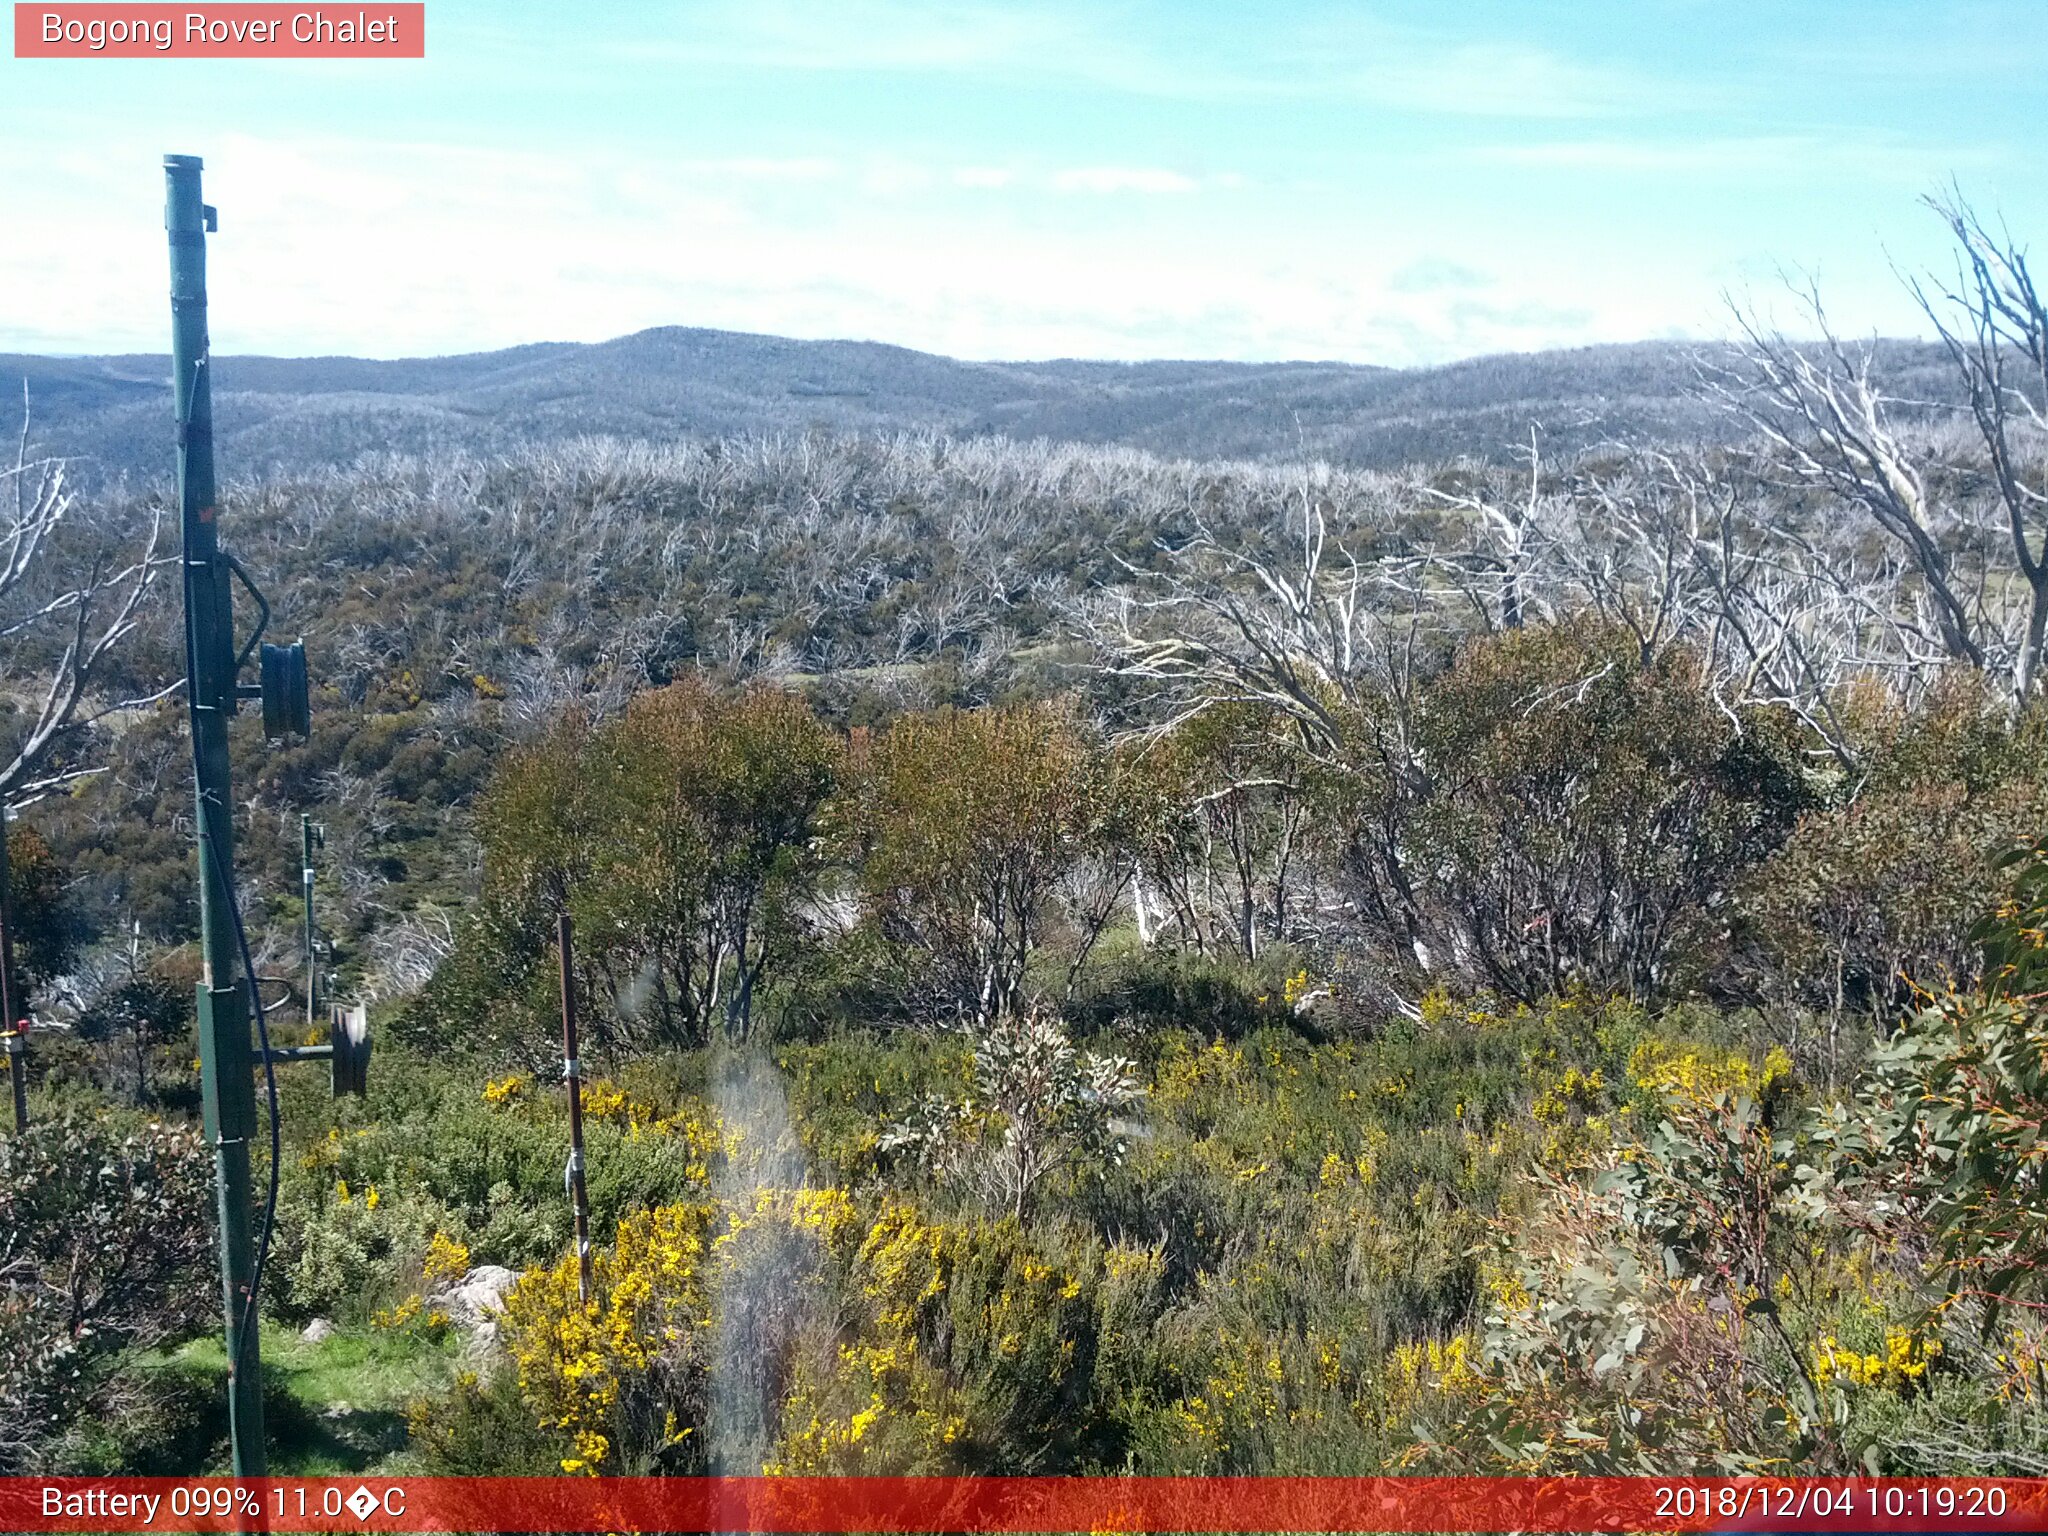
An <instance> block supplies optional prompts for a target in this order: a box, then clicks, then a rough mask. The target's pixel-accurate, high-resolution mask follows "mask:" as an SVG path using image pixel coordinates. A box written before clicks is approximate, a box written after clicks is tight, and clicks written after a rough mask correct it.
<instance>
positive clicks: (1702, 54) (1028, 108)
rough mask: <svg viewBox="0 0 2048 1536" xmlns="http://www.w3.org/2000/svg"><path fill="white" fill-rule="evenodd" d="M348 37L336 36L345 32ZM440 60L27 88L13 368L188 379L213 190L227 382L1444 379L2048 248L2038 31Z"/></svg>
mask: <svg viewBox="0 0 2048 1536" xmlns="http://www.w3.org/2000/svg"><path fill="white" fill-rule="evenodd" d="M354 9H355V7H354V6H350V7H349V10H350V11H351V13H352V12H353V10H354ZM427 20H428V43H427V52H428V57H427V58H426V59H425V60H423V61H417V62H365V61H283V60H279V61H226V60H220V61H201V60H185V59H175V58H173V59H162V60H157V59H153V60H146V61H128V60H105V61H73V60H61V61H53V60H18V59H13V58H5V59H0V197H4V203H5V206H6V207H7V209H8V210H9V213H8V218H7V221H6V227H5V229H4V232H0V350H18V351H65V352H79V351H116V350H151V351H155V350H159V349H161V348H162V347H163V345H164V344H165V342H164V336H165V334H166V330H167V324H168V317H167V312H166V306H165V303H164V298H163V294H164V259H165V258H164V248H163V243H162V236H161V233H160V228H161V223H160V211H159V210H160V202H161V172H160V170H159V164H160V157H161V155H162V154H163V152H165V151H167V150H173V151H178V152H184V153H196V154H201V155H203V156H205V157H206V161H207V167H208V180H207V196H208V198H209V200H210V201H212V202H214V203H216V204H218V205H219V206H220V208H221V215H222V228H221V233H220V236H219V238H218V239H217V240H216V241H215V243H214V247H213V251H212V261H213V284H214V304H213V326H214V344H215V347H216V349H217V350H221V351H234V352H245V351H261V352H272V353H300V354H303V353H327V352H350V353H358V354H364V355H373V356H395V355H405V354H417V353H425V352H451V351H473V350H480V349H484V348H490V347H499V346H507V345H513V344H516V343H520V342H526V341H539V340H580V341H591V340H599V339H602V338H604V337H607V336H613V335H618V334H622V333H624V332H628V331H632V330H637V329H639V328H641V327H643V326H649V325H663V324H685V325H709V326H719V327H727V328H733V329H744V330H757V331H769V332H775V333H780V334H785V335H796V336H851V337H862V338H871V339H876V340H882V341H891V342H897V343H901V344H904V345H907V346H915V347H922V348H927V349H930V350H934V351H941V352H948V353H952V354H954V355H958V356H965V357H991V358H992V357H1049V356H1093V357H1162V356H1169V357H1230V358H1243V359H1271V358H1291V357H1319V358H1342V359H1346V360H1350V361H1358V362H1374V363H1388V364H1416V363H1429V362H1437V361H1442V360H1445V359H1449V358H1454V357H1461V356H1470V355H1474V354H1478V353H1485V352H1495V351H1503V350H1516V349H1523V348H1531V347H1545V346H1562V345H1575V344H1580V343H1587V342H1598V341H1618V340H1629V339H1635V338H1640V337H1649V336H1703V335H1713V334H1719V333H1721V332H1722V331H1724V330H1725V321H1724V313H1725V311H1724V309H1723V305H1722V295H1723V293H1724V292H1727V291H1730V290H1733V291H1738V292H1740V291H1753V292H1755V293H1756V294H1757V295H1759V296H1760V297H1761V298H1764V299H1768V298H1769V297H1770V295H1771V294H1772V293H1773V292H1774V291H1775V287H1776V282H1777V277H1776V274H1777V273H1778V272H1779V270H1780V269H1781V268H1796V269H1801V270H1806V269H1811V270H1812V271H1814V272H1816V273H1817V274H1818V276H1819V279H1820V281H1821V283H1822V285H1823V288H1824V291H1825V293H1826V295H1827V297H1828V300H1829V303H1830V307H1831V310H1832V313H1833V316H1834V318H1835V320H1836V321H1837V323H1838V324H1839V325H1840V326H1841V327H1842V328H1844V329H1847V330H1851V331H1867V330H1881V331H1885V332H1891V333H1898V332H1905V331H1911V330H1916V329H1919V328H1920V327H1917V326H1916V325H1915V324H1914V322H1915V318H1916V317H1915V315H1914V313H1913V311H1912V309H1911V306H1910V304H1909V303H1908V302H1907V301H1906V300H1905V299H1904V298H1903V296H1902V295H1901V293H1900V290H1899V287H1898V282H1897V279H1896V276H1895V274H1894V272H1893V264H1895V263H1896V264H1898V265H1901V266H1904V267H1909V268H1910V267H1917V266H1921V265H1925V264H1927V263H1929V262H1934V261H1938V260H1939V259H1940V258H1941V255H1942V246H1941V242H1940V231H1939V229H1938V228H1937V227H1936V226H1935V224H1934V222H1933V220H1932V218H1931V217H1930V216H1929V215H1927V214H1926V213H1924V212H1922V211H1921V210H1920V209H1919V208H1918V207H1917V206H1916V202H1915V200H1916V198H1917V197H1918V196H1919V195H1920V194H1921V193H1923V192H1926V191H1929V190H1931V189H1932V188H1934V187H1935V186H1936V185H1937V184H1938V183H1940V182H1942V181H1944V180H1945V179H1946V178H1947V177H1949V176H1951V175H1953V176H1955V177H1957V178H1958V179H1959V180H1960V182H1961V184H1962V186H1963V188H1964V190H1965V191H1966V192H1967V193H1969V194H1970V195H1972V196H1973V197H1974V198H1975V199H1976V200H1977V201H1978V202H1979V204H1980V206H1982V207H1984V208H1986V209H1994V210H1997V211H1999V212H2002V213H2003V215H2004V216H2005V218H2006V219H2007V220H2008V222H2009V223H2010V224H2011V226H2012V227H2013V229H2014V231H2015V232H2016V233H2018V234H2019V235H2021V236H2022V237H2026V236H2029V235H2035V236H2039V237H2040V238H2042V239H2048V178H2044V176H2043V171H2044V169H2048V164H2044V161H2048V152H2044V150H2043V148H2042V145H2043V142H2044V139H2048V134H2044V129H2048V70H2044V69H2043V68H2042V67H2041V63H2040V58H2039V55H2040V44H2039V36H2040V25H2041V22H2042V20H2043V16H2042V6H2041V0H1977V3H1958V4H1944V3H1934V0H1910V3H1909V0H1855V3H1833V0H1829V3H1822V0H1806V3H1786V0H1772V3H1757V0H1715V3H1711V4H1709V3H1695V0H1555V3H1552V0H1518V3H1500V0H1461V3H1455V4H1454V3H1447V0H1439V3H1436V4H1411V3H1405V0H1403V3H1392V0H1389V3H1374V0H1348V3H1335V0H1257V3H1238V4H1223V3H1211V0H1171V3H1151V0H1144V3H1138V0H1131V3H1123V0H1087V3H1065V0H1059V3H1054V0H1017V3H993V0H990V3H974V4H967V3H951V0H900V3H899V0H675V3H670V4H626V3H611V4H590V5H580V4H565V3H561V0H554V3H547V4H541V3H532V0H491V3H475V0H428V6H427Z"/></svg>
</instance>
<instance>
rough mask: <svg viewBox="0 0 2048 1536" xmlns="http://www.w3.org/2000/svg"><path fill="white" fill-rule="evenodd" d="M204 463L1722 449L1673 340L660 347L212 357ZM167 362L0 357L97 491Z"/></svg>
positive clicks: (1939, 381)
mask: <svg viewBox="0 0 2048 1536" xmlns="http://www.w3.org/2000/svg"><path fill="white" fill-rule="evenodd" d="M1883 364H1884V367H1885V369H1886V372H1887V374H1888V375H1889V377H1890V380H1891V383H1892V386H1893V387H1894V388H1895V389H1896V391H1897V392H1898V393H1899V394H1900V395H1902V396H1914V397H1920V398H1926V397H1930V396H1931V397H1946V396H1949V395H1952V394H1953V386H1952V384H1951V382H1950V380H1949V378H1948V376H1947V374H1946V372H1945V371H1944V370H1943V368H1942V359H1941V356H1940V354H1939V352H1938V351H1937V350H1936V349H1935V348H1932V347H1929V346H1925V345H1913V344H1906V343H1900V344H1894V345H1890V346H1888V347H1887V348H1886V349H1885V350H1884V353H1883ZM214 366H215V377H216V385H215V410H216V412H217V414H218V419H219V432H220V441H221V452H222V455H223V462H225V463H228V464H232V465H235V466H238V467H239V468H240V469H241V470H242V471H244V472H245V473H268V472H280V471H281V472H285V473H292V472H300V471H305V470H309V469H314V468H318V467H323V466H353V465H354V464H355V463H356V462H357V461H358V460H359V459H361V458H362V457H364V456H365V455H376V454H379V453H384V452H398V453H403V454H422V453H427V454H433V453H446V452H464V451H466V452H470V453H478V454H485V455H495V454H502V453H514V454H517V453H521V452H526V451H530V450H532V449H533V448H535V447H536V446H543V445H550V444H559V443H564V442H566V441H568V440H571V439H573V438H576V437H579V436H583V435H590V434H596V435H606V436H614V437H623V438H631V439H646V440H651V441H657V442H671V441H673V440H675V439H676V438H677V437H679V436H686V437H699V438H702V437H718V436H726V435H730V434H734V433H742V434H757V435H758V434H761V433H777V432H780V433H790V432H804V431H808V430H814V429H815V430H821V431H824V432H826V433H830V434H843V433H847V432H855V433H865V432H876V431H881V432H891V431H903V430H912V431H938V432H944V433H947V434H950V435H952V436H955V437H969V438H974V437H983V436H989V435H1000V436H1005V437H1010V438H1014V439H1019V440H1029V439H1033V438H1039V437H1044V438H1049V439H1052V440H1055V441H1061V442H1074V443H1095V444H1105V445H1119V446H1124V447H1132V448H1142V449H1145V450H1146V451H1148V452H1151V453H1156V454H1162V455H1165V456H1168V457H1186V456H1194V457H1197V458H1205V459H1206V458H1219V457H1220V458H1229V459H1239V458H1247V459H1275V460H1287V459H1294V458H1300V457H1304V456H1309V457H1316V458H1325V459H1329V460H1331V461H1332V462H1335V463H1339V464H1345V465H1350V466H1354V467H1359V468H1378V469H1396V468H1399V467H1401V466H1404V465H1408V464H1414V463H1423V462H1429V461H1432V460H1437V459H1446V458H1455V457H1477V458H1481V459H1490V460H1500V459H1504V458H1508V457H1511V456H1512V455H1513V454H1514V453H1515V452H1516V451H1518V450H1519V448H1520V447H1521V446H1522V445H1525V444H1526V442H1527V440H1528V435H1529V432H1530V430H1531V429H1532V428H1534V429H1537V430H1538V431H1540V432H1541V433H1542V435H1543V436H1544V437H1545V438H1546V439H1547V440H1548V441H1549V442H1550V443H1551V445H1552V447H1553V448H1554V449H1557V450H1562V451H1567V452H1569V451H1575V450H1578V449H1581V448H1585V447H1588V446H1591V445H1594V444H1597V443H1602V442H1608V441H1617V440H1630V441H1656V442H1691V441H1695V440H1698V439H1700V438H1703V437H1704V438H1708V439H1719V438H1720V437H1721V436H1723V435H1725V433H1726V430H1727V420H1726V418H1725V417H1724V416H1721V415H1719V414H1717V413H1715V412H1713V411H1711V410H1708V409H1705V408H1703V406H1702V404H1701V402H1700V401H1699V399H1698V398H1697V395H1696V393H1695V391H1694V388H1693V386H1694V384H1695V382H1696V368H1695V361H1694V359H1693V357H1692V349H1689V348H1687V347H1684V346H1681V345H1678V344H1675V343H1644V344H1641V345H1637V346H1623V347H1587V348H1581V349H1577V350H1574V351H1567V352H1547V353H1535V354H1530V355H1526V356H1507V357H1487V358H1475V359H1472V360H1469V361H1465V362H1459V363H1452V364H1448V365H1445V366H1442V367H1437V368H1419V369H1405V370H1404V369H1388V368H1369V367H1359V366H1352V365H1347V364H1340V363H1317V362H1299V363H1264V364H1241V363H1208V362H1145V363H1106V362H1077V361H1063V362H1058V361H1056V362H1042V363H971V362H959V361H956V360H954V359H951V358H944V357H933V356H931V355H929V354H926V353H921V352H912V351H909V350H907V349H905V348H902V347H889V346H881V345H878V344H875V343H870V342H844V341H791V340H787V339H784V338H782V337H776V336H750V335H743V334H739V333H735V332H729V331H706V330H689V329H683V328H680V327H671V328H667V329H662V330H653V331H642V332H640V333H639V334H637V335H633V336H622V337H619V338H618V339H617V340H614V341H608V342H602V343H599V344H596V345H591V346H581V345H570V344H551V345H541V346H529V347H515V348H512V349H510V350H508V351H504V352H486V353H479V354H476V355H474V356H469V357H446V358H407V359H400V360H396V361H389V362H378V361H370V360H366V359H361V358H270V357H221V358H217V359H215V362H214ZM168 370H169V363H168V360H167V359H164V358H161V357H101V358H35V357H0V382H5V383H6V385H7V386H8V387H9V388H10V389H12V388H14V387H16V385H17V382H18V381H21V382H25V383H26V385H27V389H28V393H29V398H30V400H31V401H32V403H33V407H34V410H35V427H36V435H37V437H38V440H39V441H40V442H42V443H43V444H44V445H45V446H47V447H48V448H50V449H51V450H52V451H57V452H62V453H65V454H70V455H75V456H77V458H78V460H79V463H78V466H77V472H78V473H80V474H81V475H86V476H89V477H91V478H92V479H94V480H95V481H99V480H101V479H103V478H107V477H114V478H118V477H120V476H123V475H125V476H127V477H129V478H130V479H131V480H132V481H133V482H134V483H136V484H138V485H148V484H155V483H161V479H162V477H163V476H164V475H165V474H166V473H167V469H166V464H167V459H166V456H165V451H164V439H163V418H164V414H165V412H166V411H167V410H168V409H169V405H168V403H167V402H168V400H169V394H168V389H169V385H168V382H167V377H168Z"/></svg>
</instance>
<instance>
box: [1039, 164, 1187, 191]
mask: <svg viewBox="0 0 2048 1536" xmlns="http://www.w3.org/2000/svg"><path fill="white" fill-rule="evenodd" d="M1049 184H1050V185H1051V187H1052V189H1053V190H1054V191H1055V192H1192V191H1194V190H1195V189H1196V188H1197V187H1198V186H1200V185H1201V183H1199V182H1197V181H1196V180H1195V179H1194V177H1192V176H1183V175H1182V174H1181V173H1180V172H1179V171H1167V170H1161V169H1159V168H1158V167H1156V166H1120V165H1087V166H1076V167H1074V168H1073V169H1071V170H1065V171H1055V172H1054V173H1053V174H1052V176H1051V178H1050V179H1049Z"/></svg>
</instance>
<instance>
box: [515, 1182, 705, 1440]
mask: <svg viewBox="0 0 2048 1536" xmlns="http://www.w3.org/2000/svg"><path fill="white" fill-rule="evenodd" d="M718 1215H719V1212H718V1209H717V1207H716V1206H715V1205H712V1204H709V1203H706V1204H701V1205H673V1206H662V1207H659V1208H657V1209H655V1210H649V1211H641V1212H638V1213H637V1214H635V1215H633V1216H629V1217H627V1218H626V1219H625V1220H624V1221H621V1222H620V1223H619V1227H618V1234H617V1237H616V1240H615V1241H614V1243H613V1244H612V1246H611V1247H610V1248H608V1249H602V1250H600V1251H599V1252H598V1253H597V1254H595V1255H594V1256H593V1259H592V1266H591V1267H592V1297H591V1300H590V1302H589V1303H588V1304H587V1305H586V1304H585V1303H584V1302H583V1301H582V1300H581V1299H580V1298H579V1296H578V1294H577V1284H578V1267H577V1262H576V1256H575V1255H574V1254H568V1255H565V1256H564V1257H563V1258H562V1260H561V1261H560V1262H559V1263H557V1264H555V1265H554V1266H553V1267H552V1268H548V1269H538V1270H531V1271H529V1272H528V1273H526V1274H525V1275H522V1276H521V1277H520V1279H519V1282H518V1283H517V1284H516V1285H514V1286H513V1287H512V1289H511V1290H510V1291H508V1292H507V1293H506V1295H505V1304H504V1305H505V1322H504V1333H505V1341H506V1346H507V1348H508V1349H509V1350H510V1351H511V1355H512V1359H513V1362H514V1364H515V1365H516V1366H517V1368H518V1372H519V1386H520V1390H521V1392H522V1393H523V1394H524V1395H525V1397H526V1399H527V1401H528V1402H529V1403H530V1404H531V1405H532V1406H533V1408H534V1409H535V1411H536V1412H537V1413H538V1415H539V1417H540V1422H541V1425H542V1427H543V1428H547V1429H553V1430H560V1431H563V1432H565V1433H566V1434H567V1435H568V1436H570V1438H571V1440H572V1442H573V1446H574V1451H573V1454H572V1455H570V1456H567V1457H564V1458H563V1460H562V1470H564V1471H565V1472H586V1473H590V1474H592V1475H595V1474H596V1473H597V1472H598V1471H600V1470H611V1468H609V1467H607V1466H606V1465H605V1464H606V1463H607V1462H608V1461H610V1460H612V1459H614V1458H613V1452H614V1445H615V1442H616V1441H617V1440H618V1439H619V1438H620V1437H621V1436H622V1435H626V1434H630V1432H631V1431H632V1430H633V1429H634V1428H640V1427H644V1425H643V1424H642V1423H641V1421H642V1420H644V1418H645V1416H646V1415H647V1414H648V1412H649V1410H650V1407H651V1406H652V1405H650V1403H649V1402H648V1401H646V1400H645V1399H646V1398H647V1397H648V1396H650V1395H658V1394H659V1392H660V1389H661V1387H662V1385H663V1383H661V1382H659V1381H657V1380H656V1379H655V1378H656V1376H657V1374H662V1375H667V1376H670V1377H675V1376H678V1375H687V1374H688V1372H687V1370H686V1369H685V1368H684V1367H685V1366H686V1363H687V1362H690V1361H691V1360H693V1359H695V1358H696V1357H697V1355H698V1352H699V1346H700V1340H699V1338H698V1335H699V1333H700V1331H701V1330H703V1329H705V1328H707V1327H708V1326H709V1325H710V1317H709V1315H708V1306H709V1302H708V1295H709V1293H708V1291H707V1288H706V1275H705V1256H706V1251H707V1249H708V1247H709V1245H710V1243H711V1241H712V1240H713V1238H712V1234H713V1229H714V1225H715V1223H716V1221H717V1219H718ZM655 1417H656V1422H658V1423H661V1424H663V1425H664V1426H665V1425H666V1422H667V1420H666V1410H665V1409H664V1410H663V1411H662V1412H660V1413H658V1414H656V1415H655ZM678 1433H679V1434H680V1431H679V1432H678Z"/></svg>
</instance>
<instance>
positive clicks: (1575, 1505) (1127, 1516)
mask: <svg viewBox="0 0 2048 1536" xmlns="http://www.w3.org/2000/svg"><path fill="white" fill-rule="evenodd" d="M0 1530H7V1531H19V1532H44V1531H123V1532H126V1531H179V1532H182V1531H279V1532H285V1531H319V1532H329V1531H380V1532H381V1531H516V1532H526V1531H620V1532H629V1531H693V1530H694V1531H735V1532H738V1531H748V1532H763V1533H769V1532H773V1533H790V1536H796V1533H813V1532H827V1531H872V1532H878V1533H879V1532H902V1533H918V1536H923V1533H936V1532H944V1531H990V1532H1023V1531H1075V1532H1089V1533H1096V1532H1105V1533H1106V1532H1165V1531H1190V1532H1197V1531H1217V1532H1221V1531H1256V1532H1267V1531H1274V1532H1277V1531H1417V1532H1421V1531H1445V1532H1466V1531H1471V1532H1478V1531H1546V1532H1549V1531H1556V1532H1563V1531H1589V1532H1599V1531H1649V1532H1658V1531H1668V1532H1696V1531H1698V1532H1705V1531H1748V1532H1759V1533H1761V1532H1806V1531H1812V1532H1880V1531H1898V1532H1909V1531H1929V1532H1934V1531H1957V1532H1961V1531H2042V1530H2048V1480H2043V1479H2034V1478H2018V1479H2015V1478H1976V1479H1918V1478H1875V1479H1873V1478H1855V1479H1833V1478H1782V1479H1752V1478H1704V1479H1699V1478H1695V1479H1683V1478H1599V1477H1581V1478H1570V1477H1566V1478H1477V1477H1451V1478H1262V1477H1242V1478H1173V1477H1168V1478H1115V1477H1104V1478H1080V1477H1075V1478H1060V1477H929V1478H888V1477H874V1478H863V1477H828V1478H813V1477H791V1478H602V1479H600V1478H569V1477H564V1478H378V1477H372V1476H365V1477H362V1478H360V1479H357V1478H253V1479H242V1480H228V1479H207V1478H183V1479H181V1478H106V1479H96V1478H45V1479H37V1478H9V1479H0Z"/></svg>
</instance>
